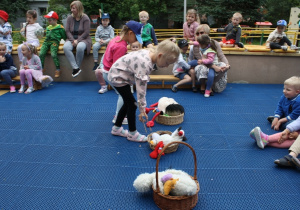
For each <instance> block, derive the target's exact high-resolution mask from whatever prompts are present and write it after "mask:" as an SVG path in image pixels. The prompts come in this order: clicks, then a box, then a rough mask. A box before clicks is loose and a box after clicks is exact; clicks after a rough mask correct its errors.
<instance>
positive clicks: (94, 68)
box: [93, 63, 99, 71]
mask: <svg viewBox="0 0 300 210" xmlns="http://www.w3.org/2000/svg"><path fill="white" fill-rule="evenodd" d="M98 66H99V64H98V63H95V65H94V67H93V71H95V70H96V69H97V68H98Z"/></svg>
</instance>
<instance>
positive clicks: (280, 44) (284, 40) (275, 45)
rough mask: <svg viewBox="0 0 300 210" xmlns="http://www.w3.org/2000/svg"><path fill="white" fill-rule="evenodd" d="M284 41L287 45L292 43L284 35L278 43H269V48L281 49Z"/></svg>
mask: <svg viewBox="0 0 300 210" xmlns="http://www.w3.org/2000/svg"><path fill="white" fill-rule="evenodd" d="M284 43H287V45H288V46H291V45H292V42H291V41H290V40H289V39H288V38H287V37H286V36H284V37H283V38H282V39H281V40H280V42H279V43H275V42H271V43H270V48H271V49H281V46H282V45H284Z"/></svg>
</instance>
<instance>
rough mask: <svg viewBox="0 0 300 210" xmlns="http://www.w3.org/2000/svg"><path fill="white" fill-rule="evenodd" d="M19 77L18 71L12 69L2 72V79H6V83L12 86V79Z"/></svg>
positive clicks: (0, 73)
mask: <svg viewBox="0 0 300 210" xmlns="http://www.w3.org/2000/svg"><path fill="white" fill-rule="evenodd" d="M15 76H17V70H12V69H4V70H2V71H1V72H0V77H2V78H3V79H4V81H5V82H6V83H7V84H9V85H10V86H12V85H13V82H12V79H11V78H13V77H15Z"/></svg>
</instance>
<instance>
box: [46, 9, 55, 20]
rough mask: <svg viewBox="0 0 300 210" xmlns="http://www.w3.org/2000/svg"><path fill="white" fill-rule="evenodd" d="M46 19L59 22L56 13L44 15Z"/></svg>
mask: <svg viewBox="0 0 300 210" xmlns="http://www.w3.org/2000/svg"><path fill="white" fill-rule="evenodd" d="M44 17H45V18H53V19H56V20H58V15H57V13H56V12H54V11H51V12H49V13H48V14H47V15H44Z"/></svg>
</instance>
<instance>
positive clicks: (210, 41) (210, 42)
mask: <svg viewBox="0 0 300 210" xmlns="http://www.w3.org/2000/svg"><path fill="white" fill-rule="evenodd" d="M197 42H199V44H201V45H205V46H208V45H210V48H211V49H213V50H214V51H216V52H217V46H216V44H215V41H214V40H213V39H211V38H210V37H209V36H208V35H207V34H203V35H201V36H198V38H197Z"/></svg>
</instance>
